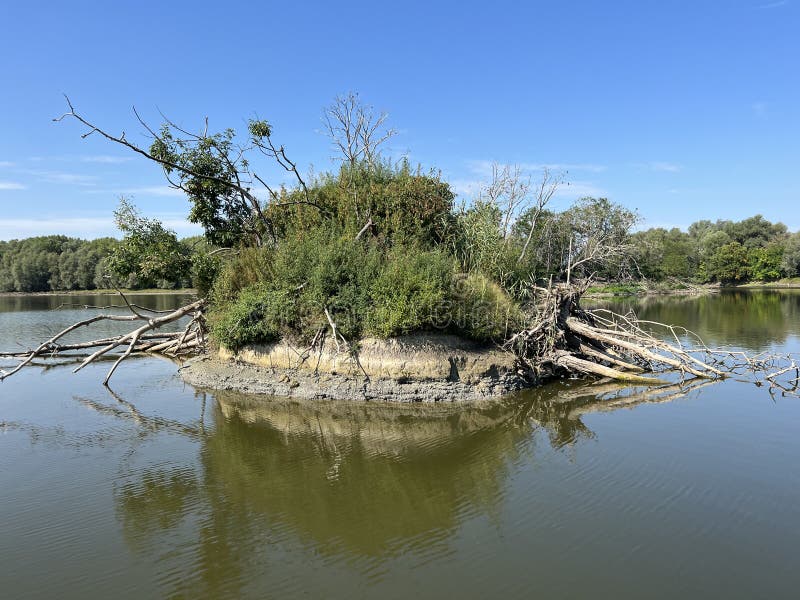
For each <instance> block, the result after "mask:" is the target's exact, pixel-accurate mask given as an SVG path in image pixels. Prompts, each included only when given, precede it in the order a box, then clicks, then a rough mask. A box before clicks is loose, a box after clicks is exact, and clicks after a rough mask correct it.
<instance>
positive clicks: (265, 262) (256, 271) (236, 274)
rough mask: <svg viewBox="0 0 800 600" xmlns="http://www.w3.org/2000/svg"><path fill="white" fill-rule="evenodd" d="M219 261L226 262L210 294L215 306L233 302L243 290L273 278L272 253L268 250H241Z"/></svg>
mask: <svg viewBox="0 0 800 600" xmlns="http://www.w3.org/2000/svg"><path fill="white" fill-rule="evenodd" d="M221 260H225V261H226V262H225V263H224V265H223V266H222V267H221V268H220V270H219V274H218V275H217V277H216V279H215V280H214V285H213V288H212V292H211V299H212V301H213V303H214V304H217V305H224V304H226V303H228V302H233V301H234V300H236V298H237V297H238V296H239V292H240V291H241V290H243V289H244V288H246V287H249V286H251V285H254V284H256V283H260V282H264V281H270V280H271V279H272V277H273V274H272V268H271V265H272V261H273V251H272V250H271V249H270V248H241V249H240V250H239V251H238V252H235V253H230V254H227V255H225V256H224V257H223V258H221Z"/></svg>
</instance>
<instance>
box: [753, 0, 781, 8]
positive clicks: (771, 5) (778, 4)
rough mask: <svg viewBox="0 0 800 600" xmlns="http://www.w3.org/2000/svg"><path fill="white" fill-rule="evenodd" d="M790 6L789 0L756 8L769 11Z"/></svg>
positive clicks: (779, 0)
mask: <svg viewBox="0 0 800 600" xmlns="http://www.w3.org/2000/svg"><path fill="white" fill-rule="evenodd" d="M787 4H789V0H778V2H769V3H767V4H760V5H758V6H757V7H756V8H760V9H762V10H763V9H768V8H778V7H779V6H786V5H787Z"/></svg>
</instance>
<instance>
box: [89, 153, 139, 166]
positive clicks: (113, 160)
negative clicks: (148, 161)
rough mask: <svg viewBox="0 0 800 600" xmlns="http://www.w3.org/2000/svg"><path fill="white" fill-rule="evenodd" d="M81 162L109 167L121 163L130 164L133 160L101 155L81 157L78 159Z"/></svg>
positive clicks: (126, 157) (130, 157)
mask: <svg viewBox="0 0 800 600" xmlns="http://www.w3.org/2000/svg"><path fill="white" fill-rule="evenodd" d="M78 160H79V161H80V162H85V163H103V164H108V165H116V164H119V163H124V162H128V161H129V160H133V157H132V156H111V155H105V154H100V155H97V156H80V157H78Z"/></svg>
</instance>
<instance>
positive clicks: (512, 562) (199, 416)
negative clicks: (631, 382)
mask: <svg viewBox="0 0 800 600" xmlns="http://www.w3.org/2000/svg"><path fill="white" fill-rule="evenodd" d="M788 298H789V300H786V298H785V297H783V296H781V297H780V298H779V299H778V301H777V306H778V307H779V311H780V316H777V315H775V314H774V310H775V308H774V306H775V301H774V300H771V299H769V300H767V301H766V305H767V306H769V307H772V308H769V309H763V310H761V309H759V310H761V312H760V313H759V314H762V315H763V314H773V316H772V317H771V318H770V320H771V321H770V322H772V320H775V319H781V328H782V329H781V333H775V332H774V331H772V330H770V331H772V333H770V335H772V336H773V337H772V338H770V339H772V340H773V341H772V342H770V341H769V339H766V338H763V337H762V338H756V337H753V336H754V335H755V333H754V332H755V331H756V329H759V328H760V329H764V328H766V325H764V323H763V321H758V320H757V319H764V318H766V317H763V316H761V317H756V316H751V315H750V312H749V309H746V310H747V311H748V312H745V309H743V311H742V314H741V315H740V316H739V319H740V320H741V321H747V320H748V319H753V320H756V322H757V323H761V325H760V326H759V328H756V327H755V326H753V329H749V327H750V325H747V324H745V325H740V326H739V327H741V330H742V332H743V333H742V338H735V337H733V338H730V337H729V338H725V335H730V331H728V333H725V332H724V331H722V330H721V329H719V330H718V329H715V328H716V327H717V326H716V325H713V324H712V325H711V326H709V327H710V329H709V330H708V331H707V332H706V333H710V334H711V335H712V336H714V335H717V336H719V340H721V341H724V340H725V339H727V340H728V341H731V340H734V341H735V340H737V339H738V340H739V343H741V345H743V346H748V345H752V346H759V347H760V346H764V345H770V344H772V343H774V341H775V340H778V342H779V343H781V344H783V346H784V347H786V345H787V344H791V340H792V339H796V335H797V333H798V331H800V320H799V319H798V317H797V315H798V312H797V310H796V309H797V306H798V304H797V303H798V300H797V298H798V296H791V295H789V296H788ZM3 300H4V299H0V306H2V305H3ZM173 301H174V300H173ZM160 302H165V300H163V299H162V300H160ZM704 302H707V301H704ZM725 302H729V299H727V298H725ZM676 304H678V306H682V307H683V313H681V312H680V311H678V309H676V308H674V307H671V308H669V311H670V312H669V314H667V312H665V311H667V307H664V306H662V305H658V308H657V309H651V308H650V307H648V306H645V307H639V308H640V316H643V318H645V317H646V318H653V319H655V320H671V321H672V322H678V323H683V322H686V321H688V320H691V319H694V318H695V315H696V313H697V312H702V311H706V312H710V313H713V306H706V307H704V308H701V307H699V305H698V304H697V303H695V304H693V303H691V302H689V303H686V302H685V301H683V300H682V301H680V302H677V303H676ZM787 307H789V308H787ZM21 308H24V306H22V307H21ZM650 310H652V311H653V312H652V313H651V314H647V313H646V311H650ZM726 310H727V309H726ZM643 311H645V313H646V314H644V315H643V314H642V312H643ZM770 311H773V313H770ZM15 314H16V315H17V318H16V319H15V318H14V316H13V315H15ZM731 314H732V313H731ZM9 315H10V316H9ZM54 315H57V316H58V318H63V319H64V320H65V321H67V322H69V321H70V320H72V319H74V315H67V314H66V313H64V314H60V313H52V312H46V313H45V312H41V311H34V310H29V311H27V312H26V311H23V312H10V311H6V312H3V311H2V309H1V308H0V342H5V341H6V340H7V339H9V338H8V337H7V336H8V335H9V332H12V335H13V336H14V337H16V336H18V335H19V334H20V333H21V332H22V331H30V330H32V329H37V328H39V330H45V329H48V328H49V327H54V326H56V325H53V324H52V320H53V317H54ZM656 315H657V316H656ZM681 316H682V318H681ZM687 325H689V326H690V327H692V326H691V325H690V324H689V323H687ZM775 327H776V328H777V325H776V326H775ZM694 328H695V329H698V327H696V326H695V327H694ZM760 329H759V330H760ZM715 332H716V333H715ZM34 337H36V336H34ZM40 337H41V336H40ZM37 340H38V338H37ZM712 342H713V340H712ZM0 345H3V346H5V343H3V344H0ZM105 371H106V366H104V365H92V366H90V367H88V368H87V369H86V370H85V371H82V372H80V373H78V374H75V375H72V374H70V373H69V371H68V370H67V369H65V368H56V369H49V370H41V369H30V370H25V371H23V372H20V373H19V374H18V375H16V376H14V377H13V378H11V379H9V380H7V381H6V382H4V383H3V384H2V385H0V556H2V557H3V560H2V563H0V590H3V595H4V597H13V598H23V597H31V598H50V597H59V598H70V597H74V598H84V597H105V596H110V597H115V598H126V597H130V598H142V597H153V598H160V597H210V598H226V597H228V598H238V597H259V598H260V597H265V596H266V597H272V596H280V597H295V596H310V597H351V596H356V597H359V596H370V597H390V598H391V597H407V596H409V595H413V596H415V597H440V596H443V595H445V594H458V595H460V596H463V597H466V598H473V597H475V598H479V597H487V596H489V595H491V596H499V597H503V596H506V597H530V596H532V595H534V594H536V595H542V596H544V597H554V596H556V597H576V596H577V597H585V596H589V595H599V596H601V597H602V596H611V595H615V596H623V597H642V596H644V597H665V598H667V597H675V596H676V595H679V594H680V595H684V596H715V597H717V596H726V597H743V598H745V597H754V596H760V597H765V596H771V597H795V593H796V592H795V584H796V583H798V579H797V575H796V569H795V562H796V561H795V558H794V556H795V552H796V546H797V543H798V541H800V502H798V500H800V470H798V469H797V468H796V465H797V463H798V458H800V447H799V446H798V436H797V431H798V425H800V400H797V399H790V398H787V399H781V398H779V399H777V400H775V401H773V400H772V399H771V398H770V397H769V396H768V395H766V394H764V393H763V391H759V390H758V389H757V388H754V387H753V386H751V385H746V384H743V383H737V382H725V383H722V384H715V385H711V386H706V387H701V388H698V389H696V390H694V391H689V392H688V394H686V395H685V396H684V397H682V398H678V399H675V400H673V401H671V402H659V400H663V399H664V398H657V397H652V396H646V395H638V396H637V395H630V394H622V395H621V396H620V392H619V388H616V387H615V386H611V387H609V386H605V387H601V388H598V387H596V386H594V387H590V386H586V385H582V384H578V383H575V382H564V383H556V384H554V385H551V386H547V387H545V388H542V389H539V390H534V391H531V392H528V393H525V394H520V395H518V396H515V397H511V398H508V399H505V400H503V401H500V402H491V403H479V404H475V405H471V406H469V407H454V406H443V405H439V406H433V407H415V406H398V405H386V404H382V403H370V404H352V403H341V402H316V403H313V402H312V403H309V402H296V401H292V400H285V399H283V400H282V399H274V398H273V399H270V398H253V397H247V396H242V395H237V394H233V393H216V394H215V393H211V392H209V393H206V392H202V391H195V390H194V389H192V388H190V387H188V386H185V385H184V384H182V383H181V381H180V380H179V379H178V378H177V377H176V375H175V371H176V365H174V364H173V363H171V362H170V361H167V360H161V359H139V360H135V361H131V362H130V363H126V364H125V365H123V367H121V368H120V370H119V371H118V372H117V374H116V375H115V379H114V386H115V388H114V393H109V392H108V391H107V390H105V389H104V388H103V387H102V386H101V385H100V384H99V382H100V381H101V379H102V376H103V374H104V373H105ZM598 396H599V397H598ZM612 408H613V410H612Z"/></svg>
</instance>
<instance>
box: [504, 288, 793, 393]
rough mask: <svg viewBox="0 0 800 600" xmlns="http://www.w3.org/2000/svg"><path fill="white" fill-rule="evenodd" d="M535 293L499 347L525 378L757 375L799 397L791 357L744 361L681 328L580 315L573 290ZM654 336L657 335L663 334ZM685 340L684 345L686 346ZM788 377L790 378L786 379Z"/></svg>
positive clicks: (647, 381)
mask: <svg viewBox="0 0 800 600" xmlns="http://www.w3.org/2000/svg"><path fill="white" fill-rule="evenodd" d="M534 291H535V293H536V295H537V298H536V302H535V303H534V307H533V309H532V310H531V315H530V326H529V327H528V328H526V329H525V330H523V331H520V332H519V333H517V334H516V335H514V336H512V337H511V339H510V340H509V341H508V342H506V344H505V348H506V349H507V350H509V351H511V352H513V353H514V355H515V356H516V358H517V363H518V366H519V372H520V374H522V375H524V376H526V377H528V378H529V379H531V380H535V381H541V380H543V379H547V378H549V377H560V376H561V377H563V376H569V375H575V374H580V375H590V376H594V377H600V378H603V377H604V378H609V379H612V380H615V381H619V382H622V383H627V384H634V385H635V384H644V385H661V384H664V383H665V381H664V380H663V379H660V378H657V377H647V376H644V375H642V373H645V372H660V371H667V370H669V371H673V372H676V373H678V374H680V376H681V380H685V378H686V377H691V378H697V379H702V380H715V379H723V378H725V377H729V376H732V375H737V374H742V373H744V372H747V373H748V374H750V375H755V376H756V380H755V383H757V384H758V385H765V386H766V385H768V386H769V389H770V392H774V391H776V390H777V391H780V392H782V393H784V394H792V395H797V394H798V385H799V384H800V368H798V366H797V364H796V363H795V361H794V359H792V358H791V357H776V356H767V357H748V356H747V355H746V354H744V353H741V352H732V351H727V350H712V349H709V348H708V347H707V346H706V345H705V344H704V343H703V342H702V340H701V339H700V338H699V337H698V336H696V335H695V334H693V333H692V332H690V331H688V330H685V329H682V328H680V327H675V326H672V325H665V324H663V323H656V322H653V321H640V320H638V319H637V318H636V316H635V315H633V314H629V315H619V314H616V313H614V312H611V311H609V310H605V309H599V310H596V311H588V310H584V309H582V308H581V307H580V303H579V301H580V297H581V294H582V291H583V290H582V289H581V288H579V287H577V286H574V285H573V286H570V285H564V284H558V285H553V286H551V287H549V288H535V290H534ZM653 330H661V331H663V332H664V336H663V337H659V336H658V335H656V334H655V333H652V331H653ZM665 338H672V340H671V341H666V340H665ZM689 342H691V344H692V346H691V347H689V346H686V345H685V344H688V343H689ZM701 358H702V359H701ZM787 374H788V375H787ZM791 374H795V375H796V377H797V379H793V380H788V381H787V380H786V379H787V377H788V376H790V375H791ZM759 376H760V379H759ZM751 381H752V379H751Z"/></svg>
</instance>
